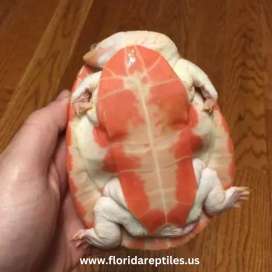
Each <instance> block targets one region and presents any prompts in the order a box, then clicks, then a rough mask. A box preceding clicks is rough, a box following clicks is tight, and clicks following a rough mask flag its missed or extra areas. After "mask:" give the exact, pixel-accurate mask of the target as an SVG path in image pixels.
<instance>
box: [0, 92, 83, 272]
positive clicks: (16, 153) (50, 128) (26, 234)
mask: <svg viewBox="0 0 272 272" xmlns="http://www.w3.org/2000/svg"><path fill="white" fill-rule="evenodd" d="M67 96H68V93H64V94H62V95H60V96H59V98H57V101H55V102H53V103H52V104H50V105H49V106H48V107H46V108H44V109H42V110H40V111H38V112H36V113H35V114H33V115H32V116H31V117H30V118H29V119H28V121H27V122H26V123H25V125H24V126H23V127H22V129H21V130H20V131H19V133H18V134H17V135H16V137H15V138H14V139H13V141H12V143H11V144H10V146H9V147H8V148H7V149H6V150H5V151H4V153H3V154H2V155H1V157H0V218H1V221H0V229H1V236H2V238H1V240H0V260H4V261H3V264H2V263H1V262H0V270H1V271H36V270H37V269H38V268H39V269H38V270H39V271H41V270H43V271H54V270H55V269H56V270H57V271H67V270H69V269H71V268H72V267H73V266H75V264H76V263H77V262H78V260H79V258H80V257H83V256H84V255H86V254H87V253H88V252H87V251H86V250H84V249H82V248H76V247H75V246H74V244H73V243H71V242H70V241H71V238H72V236H73V235H74V233H76V232H77V231H78V230H79V229H81V228H83V227H84V226H83V223H82V222H81V220H80V219H79V217H78V215H77V213H76V211H75V208H74V205H73V202H72V198H71V195H70V193H69V190H68V185H67V174H66V164H65V161H66V159H65V156H66V151H65V139H64V137H62V138H61V137H59V133H60V132H61V131H62V130H63V129H64V128H65V126H66V121H67V120H66V118H67V117H66V116H67V103H68V97H67ZM14 260H18V261H16V262H14ZM41 267H42V269H41ZM53 268H54V269H53Z"/></svg>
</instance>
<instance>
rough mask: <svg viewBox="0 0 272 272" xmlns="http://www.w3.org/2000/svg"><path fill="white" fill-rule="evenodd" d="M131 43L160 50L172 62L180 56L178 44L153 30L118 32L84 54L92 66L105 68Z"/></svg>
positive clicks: (85, 59)
mask: <svg viewBox="0 0 272 272" xmlns="http://www.w3.org/2000/svg"><path fill="white" fill-rule="evenodd" d="M129 45H142V46H144V47H147V48H149V49H153V50H155V51H158V52H160V53H161V55H162V56H163V57H164V58H165V59H166V60H167V61H168V62H170V64H172V63H171V62H176V61H177V60H178V58H179V53H178V50H177V47H176V45H175V44H174V42H173V41H172V40H171V39H170V38H168V37H167V36H165V35H164V34H161V33H157V32H151V31H127V32H118V33H116V34H113V35H112V36H110V37H108V38H106V39H104V40H103V41H101V42H99V43H97V44H94V45H92V46H91V48H90V51H89V52H88V53H87V54H86V55H85V56H84V61H85V62H86V63H88V64H89V65H91V66H94V67H99V68H103V67H104V66H105V64H106V63H107V62H108V61H109V60H110V59H111V58H112V57H113V56H114V55H115V54H116V53H117V52H118V51H119V50H120V49H122V48H124V47H126V46H129ZM173 64H174V63H173Z"/></svg>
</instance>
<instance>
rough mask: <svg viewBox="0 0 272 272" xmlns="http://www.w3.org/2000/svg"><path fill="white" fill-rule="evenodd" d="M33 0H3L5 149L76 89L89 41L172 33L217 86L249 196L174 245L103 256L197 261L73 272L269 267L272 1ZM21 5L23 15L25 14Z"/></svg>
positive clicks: (0, 114) (0, 93)
mask: <svg viewBox="0 0 272 272" xmlns="http://www.w3.org/2000/svg"><path fill="white" fill-rule="evenodd" d="M38 3H39V2H37V1H34V0H21V1H6V0H5V1H3V2H1V3H0V39H1V43H0V57H1V59H2V60H3V61H2V62H1V63H0V67H1V69H0V82H1V87H0V118H1V119H0V128H1V129H0V148H1V150H2V149H3V148H4V147H5V146H6V145H7V144H8V142H9V141H10V139H11V137H12V136H13V135H14V133H15V132H16V131H17V129H18V128H19V127H20V125H21V124H22V122H23V121H24V119H25V118H26V116H27V115H28V114H29V113H30V112H32V111H33V110H35V109H37V108H39V107H41V106H43V105H46V104H47V103H48V102H49V101H51V100H52V98H53V97H54V96H55V94H56V93H57V92H59V91H60V90H61V89H63V88H71V87H72V84H73V81H74V79H75V75H76V73H77V71H78V70H79V68H80V67H81V66H82V64H83V61H82V56H83V55H84V53H86V52H87V51H88V48H89V46H90V45H91V44H92V43H95V42H97V41H100V40H101V39H103V38H105V37H107V36H109V35H110V34H113V33H115V32H117V31H123V30H135V29H147V30H154V31H159V32H162V33H165V34H167V35H168V36H170V37H171V38H172V39H173V40H174V42H175V43H176V44H177V45H178V47H179V49H180V52H181V54H182V55H183V56H184V57H185V58H187V59H189V60H191V61H193V62H194V63H196V64H197V65H199V66H200V67H201V68H202V69H203V70H204V71H205V72H206V73H207V74H208V75H209V77H210V78H211V80H212V82H213V83H214V85H215V87H216V88H217V90H218V92H219V104H220V107H221V108H222V110H223V113H224V115H225V116H226V119H227V123H228V125H229V127H230V132H231V136H232V138H233V141H234V147H235V160H236V176H235V184H236V185H243V186H249V187H250V189H251V198H250V200H249V201H248V202H247V203H244V204H243V206H242V208H241V209H238V210H237V209H235V210H232V211H230V212H227V213H225V214H223V215H222V216H220V217H218V218H216V219H215V220H213V222H212V223H211V225H210V226H209V227H208V228H207V229H205V231H203V232H202V233H201V234H199V235H198V236H197V237H196V238H195V239H194V240H192V241H190V242H189V243H188V244H186V245H185V246H183V247H180V248H177V249H175V250H168V251H162V252H140V251H135V250H126V249H123V250H120V251H118V252H115V253H109V254H105V255H102V257H107V256H110V255H115V256H116V258H118V257H124V258H125V257H127V256H130V257H131V258H132V257H134V256H138V257H143V258H146V257H153V258H155V257H163V256H164V257H165V256H170V255H171V256H173V257H177V258H199V259H200V265H198V266H197V265H184V266H181V265H161V266H158V267H157V268H155V267H154V266H152V265H144V266H143V265H131V266H129V265H120V266H117V265H115V266H114V265H108V266H106V265H104V266H102V265H101V266H99V265H92V266H87V265H81V266H78V267H77V268H76V269H74V272H91V271H100V272H106V271H116V272H120V271H130V272H134V271H146V272H151V271H167V272H168V271H183V272H187V271H188V272H206V271H219V272H227V271H231V272H240V271H247V272H256V271H257V272H268V271H271V270H272V261H271V254H272V253H271V252H272V241H271V240H272V237H271V236H272V233H271V229H272V228H271V227H272V222H271V204H272V201H271V200H272V194H271V193H272V188H271V182H272V171H271V170H270V169H272V77H271V75H272V17H271V15H270V13H271V10H272V2H271V1H270V0H239V1H235V0H225V1H222V0H206V1H201V0H130V1H127V0H115V1H109V0H95V1H94V3H93V5H92V6H91V4H92V3H91V1H87V0H81V1H68V0H59V1H53V0H48V1H47V2H46V3H45V5H46V8H43V12H40V5H39V4H38ZM22 11H24V12H22Z"/></svg>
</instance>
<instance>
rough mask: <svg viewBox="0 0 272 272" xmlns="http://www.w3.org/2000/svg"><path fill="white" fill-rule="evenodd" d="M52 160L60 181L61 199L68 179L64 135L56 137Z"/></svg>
mask: <svg viewBox="0 0 272 272" xmlns="http://www.w3.org/2000/svg"><path fill="white" fill-rule="evenodd" d="M53 162H54V164H55V167H56V170H57V173H58V177H59V178H58V180H59V181H60V184H58V185H59V187H60V188H59V190H60V195H61V199H63V198H64V196H65V193H66V192H67V187H68V181H67V168H66V140H65V135H61V136H60V137H59V139H58V144H57V149H56V150H55V153H54V155H53Z"/></svg>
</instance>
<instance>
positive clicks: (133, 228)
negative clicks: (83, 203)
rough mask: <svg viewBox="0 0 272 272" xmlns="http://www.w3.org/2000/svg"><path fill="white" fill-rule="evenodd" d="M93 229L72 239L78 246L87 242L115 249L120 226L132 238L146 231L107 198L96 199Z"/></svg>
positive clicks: (120, 238)
mask: <svg viewBox="0 0 272 272" xmlns="http://www.w3.org/2000/svg"><path fill="white" fill-rule="evenodd" d="M94 217H95V221H94V227H93V228H91V229H85V230H80V231H79V232H78V233H77V234H76V235H75V236H74V238H73V240H74V241H79V245H80V244H83V243H84V242H88V243H89V244H92V245H94V246H96V247H99V248H104V249H109V248H115V247H117V246H119V245H120V244H121V240H122V233H121V228H120V225H123V226H124V227H125V229H126V230H127V231H128V232H129V233H130V234H132V235H133V236H142V235H146V230H145V229H144V228H143V227H142V225H141V224H140V223H139V222H138V221H137V220H136V219H135V218H133V216H132V215H131V214H130V213H129V211H128V210H126V209H124V208H123V207H121V206H120V205H119V204H118V203H117V202H116V201H114V200H113V199H111V198H110V197H107V196H102V197H101V198H99V199H98V201H97V202H96V204H95V207H94Z"/></svg>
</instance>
